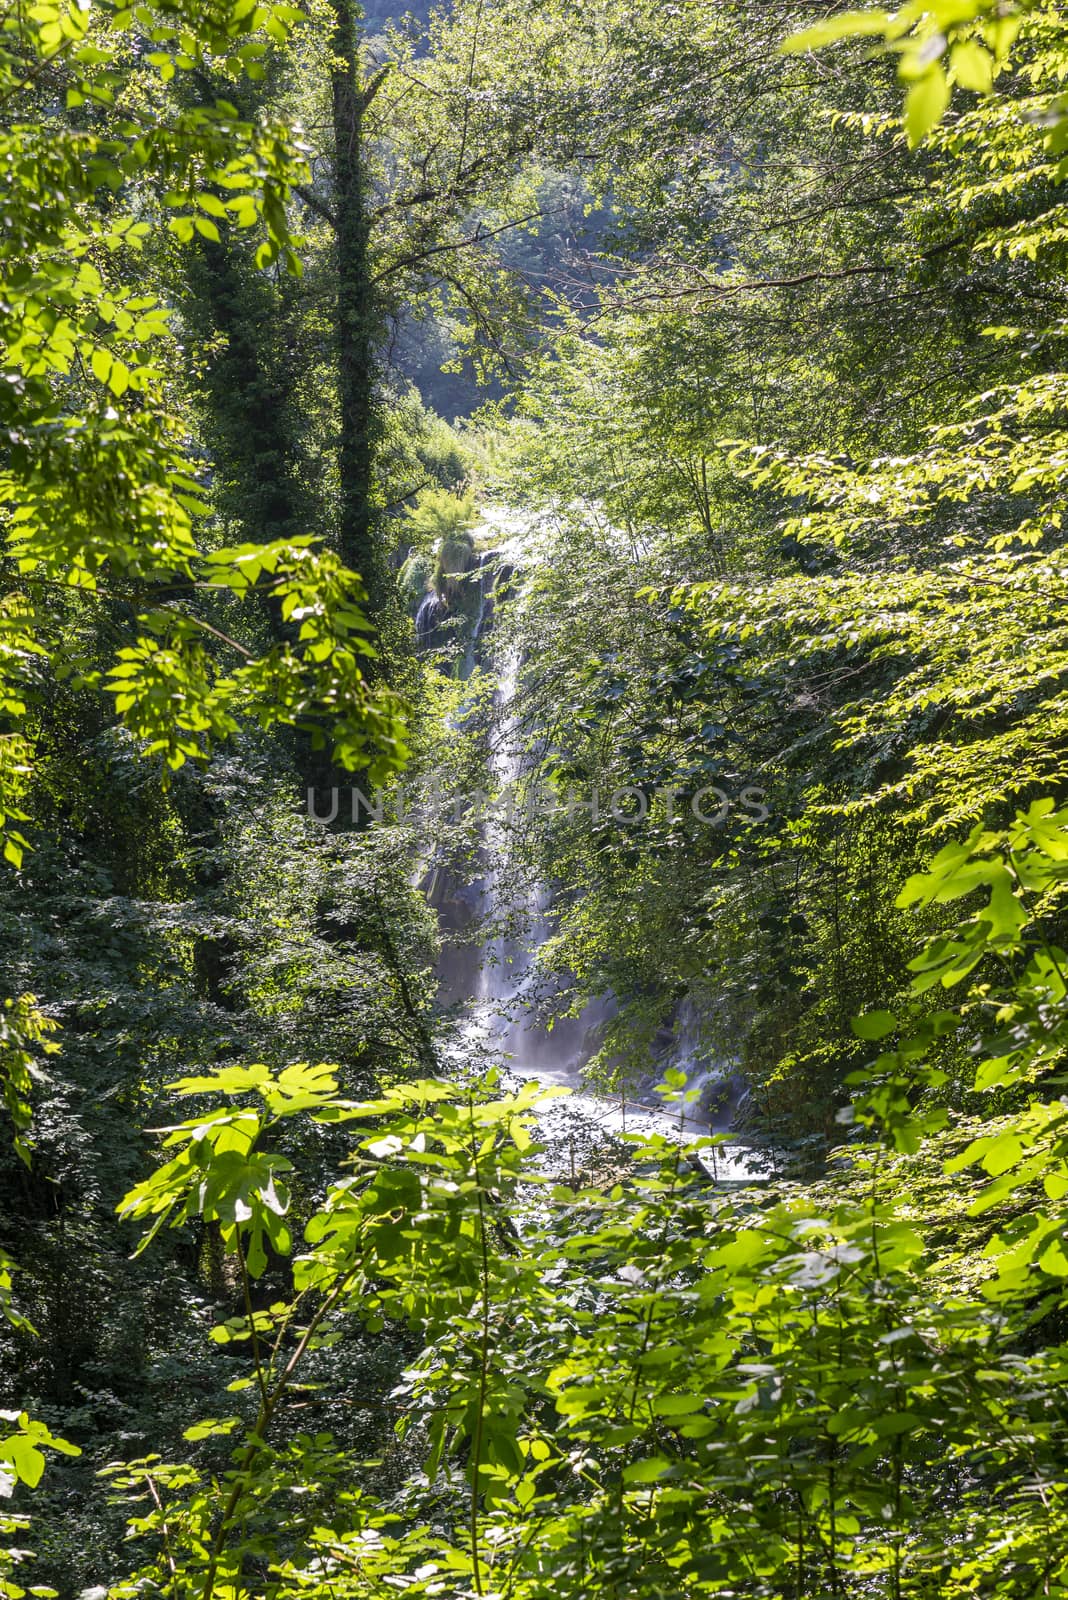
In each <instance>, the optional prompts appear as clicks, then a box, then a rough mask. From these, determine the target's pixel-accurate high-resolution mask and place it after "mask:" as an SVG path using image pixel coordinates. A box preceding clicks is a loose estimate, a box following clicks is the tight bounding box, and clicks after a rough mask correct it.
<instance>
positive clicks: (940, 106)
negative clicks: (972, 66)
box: [905, 63, 949, 149]
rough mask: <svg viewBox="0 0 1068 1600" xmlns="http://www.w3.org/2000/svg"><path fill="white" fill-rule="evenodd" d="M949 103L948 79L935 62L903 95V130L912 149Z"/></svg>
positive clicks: (941, 115)
mask: <svg viewBox="0 0 1068 1600" xmlns="http://www.w3.org/2000/svg"><path fill="white" fill-rule="evenodd" d="M948 105H949V80H948V79H947V77H946V74H945V71H944V70H943V68H942V67H941V66H939V65H938V64H937V63H935V64H934V65H932V66H930V67H928V68H927V70H926V72H925V73H924V74H923V77H922V78H917V80H916V82H915V83H913V84H912V85H910V87H909V91H908V93H907V94H906V96H905V132H906V133H907V134H908V141H909V144H910V145H911V147H912V148H913V149H915V147H916V146H917V145H918V144H919V143H920V142H921V140H923V139H924V138H925V137H926V135H927V134H928V133H930V131H931V129H932V128H933V127H935V125H936V124H937V123H939V122H940V121H941V120H942V117H943V115H944V113H945V110H946V107H947V106H948Z"/></svg>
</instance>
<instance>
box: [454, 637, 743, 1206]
mask: <svg viewBox="0 0 1068 1600" xmlns="http://www.w3.org/2000/svg"><path fill="white" fill-rule="evenodd" d="M520 670H521V658H520V654H519V651H518V650H517V649H516V648H515V647H514V646H512V647H509V648H508V649H507V650H506V652H505V653H504V656H503V660H502V662H501V666H500V670H499V674H498V684H497V692H496V696H495V715H494V719H493V728H492V731H491V739H490V749H489V761H488V765H489V770H490V774H491V778H492V781H493V789H494V792H495V793H498V794H500V793H502V792H503V793H514V792H515V788H516V785H517V784H518V782H519V780H520V778H521V776H522V771H523V758H522V749H521V744H520V737H521V722H520V717H519V715H518V712H517V710H516V706H517V689H518V685H519V680H520ZM483 848H484V857H485V869H484V873H483V876H482V879H481V882H480V899H481V910H482V916H483V919H484V921H485V923H486V925H487V926H488V929H489V934H488V937H487V938H486V939H485V941H484V942H483V944H482V946H481V950H480V961H479V967H478V975H477V983H476V993H475V995H474V997H473V1001H472V1005H471V1009H470V1013H469V1017H468V1021H467V1025H466V1028H465V1035H466V1039H467V1042H468V1043H469V1044H474V1045H477V1046H480V1047H485V1046H488V1047H489V1048H490V1049H491V1050H492V1051H494V1052H499V1053H501V1054H503V1055H504V1056H505V1057H506V1059H507V1064H508V1070H509V1071H510V1072H511V1073H512V1074H513V1075H514V1076H515V1077H517V1078H519V1079H522V1080H530V1079H537V1080H538V1081H539V1082H541V1083H544V1084H546V1085H549V1086H556V1087H562V1088H566V1089H567V1090H568V1091H569V1094H568V1098H567V1100H566V1101H562V1102H554V1103H553V1106H552V1108H551V1109H550V1111H549V1113H548V1117H547V1119H546V1120H547V1121H548V1122H549V1123H550V1125H555V1129H556V1131H557V1133H563V1132H564V1130H565V1127H566V1123H567V1120H568V1119H569V1118H570V1119H575V1118H581V1119H583V1120H584V1121H586V1122H587V1123H591V1124H596V1125H597V1126H599V1127H601V1128H602V1129H606V1130H608V1131H611V1132H613V1133H637V1134H653V1133H660V1134H667V1135H669V1136H670V1137H672V1138H676V1139H681V1140H683V1141H684V1142H688V1141H691V1140H694V1139H697V1138H699V1137H701V1136H702V1135H705V1134H707V1133H708V1132H709V1131H710V1128H709V1120H708V1118H707V1116H704V1115H702V1112H701V1102H700V1101H697V1102H694V1101H689V1102H687V1104H686V1106H685V1107H681V1106H680V1107H678V1108H676V1107H673V1106H670V1105H667V1104H665V1102H664V1097H657V1096H655V1095H653V1096H651V1097H650V1102H651V1103H646V1102H645V1101H636V1100H628V1099H627V1098H626V1097H625V1096H621V1097H619V1098H617V1097H615V1096H611V1097H610V1096H607V1095H597V1094H594V1093H591V1092H590V1091H589V1090H588V1089H587V1088H586V1087H585V1086H584V1083H583V1079H582V1068H583V1066H584V1065H585V1062H586V1061H588V1060H589V1058H590V1057H591V1055H592V1054H593V1053H594V1051H595V1049H596V1047H597V1043H598V1032H599V1028H600V1026H601V1025H602V1024H603V1023H604V1021H605V1020H606V1019H607V1017H608V1015H609V1014H610V1002H609V1001H599V1002H598V1001H594V1002H591V1003H590V1004H589V1005H587V1006H586V1008H585V1010H584V1011H583V1012H582V1014H581V1015H580V1016H578V1017H571V1018H564V1019H562V1020H558V1021H556V1022H555V1023H554V1025H553V1026H552V1028H551V1030H550V1029H549V1028H547V1027H546V1026H545V1025H544V1023H543V1022H542V1021H541V1020H540V1018H539V1016H538V1013H537V1007H536V1000H537V996H536V993H535V989H536V986H537V981H538V977H539V972H538V951H539V950H540V949H541V947H542V946H543V945H544V943H545V941H546V940H547V939H548V938H549V936H550V934H551V931H552V923H551V906H550V903H549V896H548V895H547V893H546V891H545V890H544V888H542V887H541V886H539V885H537V884H529V883H526V884H524V882H523V879H522V874H521V872H520V871H518V870H517V864H516V862H515V859H514V838H513V832H512V829H511V828H510V827H509V826H508V824H507V822H506V821H504V820H502V818H501V816H500V814H499V812H497V813H491V816H490V818H489V819H488V820H487V823H486V826H485V829H484V841H483ZM678 1064H679V1065H683V1062H682V1061H681V1060H679V1062H678ZM711 1077H712V1070H711V1069H710V1068H708V1069H705V1071H704V1077H702V1078H700V1080H699V1081H698V1078H697V1074H695V1083H694V1084H688V1086H687V1087H688V1088H693V1087H697V1088H699V1089H700V1088H702V1086H703V1084H704V1082H705V1081H711ZM701 1162H702V1165H704V1166H705V1167H706V1168H707V1170H708V1171H709V1172H710V1174H711V1175H713V1176H714V1177H716V1178H717V1179H718V1180H720V1181H744V1180H746V1179H749V1178H752V1177H753V1176H755V1172H754V1169H753V1168H752V1167H751V1166H750V1165H749V1164H748V1163H747V1162H746V1161H745V1159H744V1156H743V1155H742V1153H741V1151H740V1150H738V1149H733V1150H730V1151H727V1150H722V1149H721V1150H717V1151H715V1152H714V1153H713V1152H707V1153H701Z"/></svg>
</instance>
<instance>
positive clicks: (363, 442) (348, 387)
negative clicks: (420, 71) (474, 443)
mask: <svg viewBox="0 0 1068 1600" xmlns="http://www.w3.org/2000/svg"><path fill="white" fill-rule="evenodd" d="M332 3H333V9H334V32H333V38H332V48H333V53H334V57H335V61H334V68H333V85H332V86H333V116H334V189H335V201H334V203H335V209H336V223H337V225H336V237H337V340H338V346H337V349H338V397H339V402H340V411H341V417H340V426H341V434H340V441H339V448H338V466H339V470H340V476H341V508H340V512H341V514H340V529H339V533H340V541H339V542H340V551H341V556H342V559H343V560H344V562H345V564H346V565H347V566H349V567H352V568H353V569H354V570H355V571H356V572H358V573H359V574H360V576H361V578H362V579H363V581H364V584H365V585H366V587H367V593H368V598H369V601H370V611H371V615H372V617H374V616H377V615H378V614H379V613H380V611H381V608H382V603H383V600H384V598H385V572H384V570H383V569H384V563H383V560H382V553H381V550H380V548H379V539H378V530H377V528H376V526H375V523H376V519H375V516H374V512H373V509H372V506H371V481H372V472H373V468H374V451H375V443H376V433H377V418H376V415H375V356H374V303H373V290H372V287H371V279H370V269H369V266H368V237H369V232H370V230H369V225H368V219H367V206H366V195H365V189H366V175H365V172H364V164H363V127H362V124H363V110H364V104H363V89H362V85H361V82H360V32H359V25H358V22H357V10H356V6H355V4H354V0H332Z"/></svg>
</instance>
